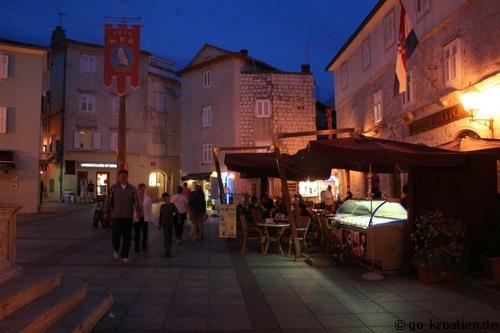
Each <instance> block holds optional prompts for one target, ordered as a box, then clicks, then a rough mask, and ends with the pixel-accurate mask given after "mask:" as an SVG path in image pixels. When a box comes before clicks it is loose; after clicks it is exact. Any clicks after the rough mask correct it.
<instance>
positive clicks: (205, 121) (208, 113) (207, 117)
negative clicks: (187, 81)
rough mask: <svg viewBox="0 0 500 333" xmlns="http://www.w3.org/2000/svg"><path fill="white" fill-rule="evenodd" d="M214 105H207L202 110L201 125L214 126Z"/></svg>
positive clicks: (204, 126) (205, 126)
mask: <svg viewBox="0 0 500 333" xmlns="http://www.w3.org/2000/svg"><path fill="white" fill-rule="evenodd" d="M212 110H213V109H212V106H211V105H210V106H205V107H204V108H203V109H202V111H201V127H203V128H207V127H212V121H213V113H212Z"/></svg>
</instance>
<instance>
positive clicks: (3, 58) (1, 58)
mask: <svg viewBox="0 0 500 333" xmlns="http://www.w3.org/2000/svg"><path fill="white" fill-rule="evenodd" d="M8 77H9V56H8V55H5V54H0V79H6V78H8Z"/></svg>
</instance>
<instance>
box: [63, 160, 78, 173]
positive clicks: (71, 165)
mask: <svg viewBox="0 0 500 333" xmlns="http://www.w3.org/2000/svg"><path fill="white" fill-rule="evenodd" d="M75 171H76V161H64V174H65V175H74V174H76V172H75Z"/></svg>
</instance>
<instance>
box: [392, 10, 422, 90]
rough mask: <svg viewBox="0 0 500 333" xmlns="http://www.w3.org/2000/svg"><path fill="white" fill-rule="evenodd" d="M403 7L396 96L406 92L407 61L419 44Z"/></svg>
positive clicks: (400, 19)
mask: <svg viewBox="0 0 500 333" xmlns="http://www.w3.org/2000/svg"><path fill="white" fill-rule="evenodd" d="M399 4H400V5H401V16H400V18H399V38H398V49H397V53H396V78H395V80H394V96H396V95H398V94H400V93H403V92H405V91H406V84H407V82H406V60H407V59H409V58H410V56H411V54H412V53H413V51H414V50H415V48H416V47H417V44H418V39H417V35H416V34H415V30H413V27H412V25H411V23H410V19H409V17H408V15H407V14H406V10H405V7H404V6H403V3H402V2H401V1H399Z"/></svg>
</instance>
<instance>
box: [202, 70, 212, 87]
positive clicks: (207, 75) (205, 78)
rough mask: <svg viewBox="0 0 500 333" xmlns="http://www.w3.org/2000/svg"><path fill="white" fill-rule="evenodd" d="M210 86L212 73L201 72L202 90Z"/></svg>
mask: <svg viewBox="0 0 500 333" xmlns="http://www.w3.org/2000/svg"><path fill="white" fill-rule="evenodd" d="M211 85H212V72H211V71H205V72H203V88H209V87H210V86H211Z"/></svg>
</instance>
